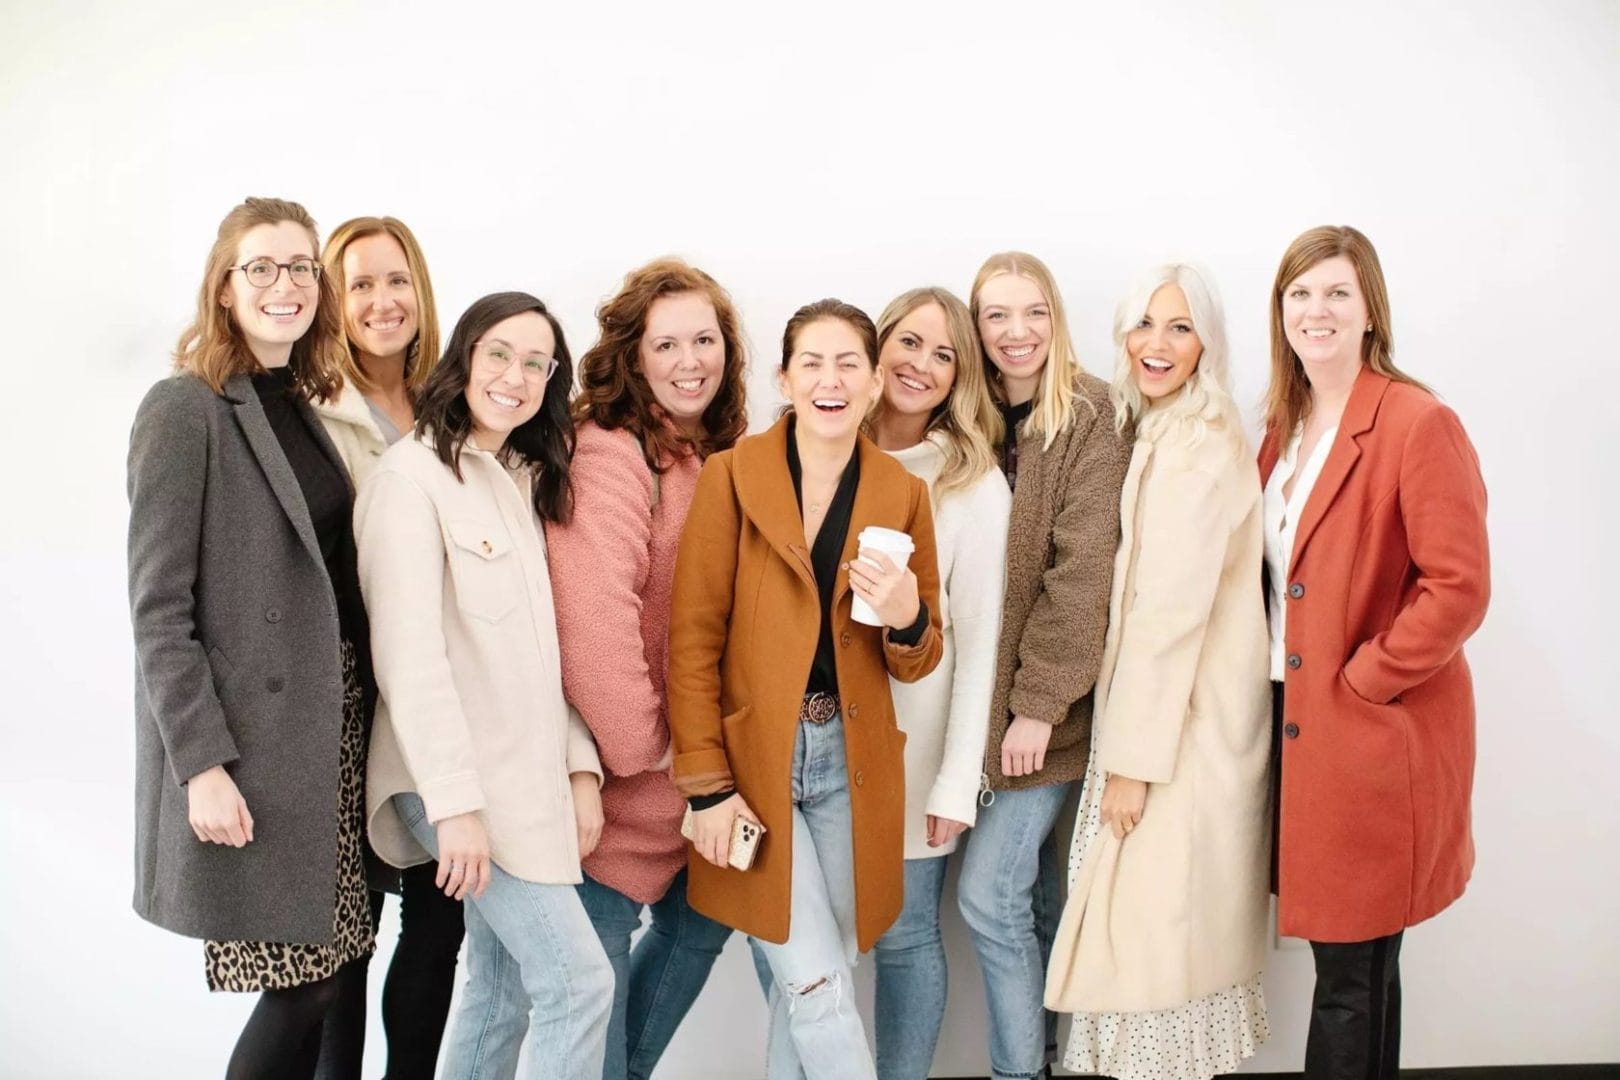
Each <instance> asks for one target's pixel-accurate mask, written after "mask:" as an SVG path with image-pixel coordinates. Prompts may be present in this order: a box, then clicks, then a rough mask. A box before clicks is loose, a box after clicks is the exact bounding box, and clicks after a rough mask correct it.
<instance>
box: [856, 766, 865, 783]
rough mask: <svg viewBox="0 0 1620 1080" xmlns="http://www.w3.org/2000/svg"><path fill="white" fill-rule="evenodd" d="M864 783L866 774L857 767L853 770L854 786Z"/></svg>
mask: <svg viewBox="0 0 1620 1080" xmlns="http://www.w3.org/2000/svg"><path fill="white" fill-rule="evenodd" d="M865 784H866V774H865V773H863V772H861V771H860V770H859V769H856V770H855V786H856V787H862V786H864V785H865Z"/></svg>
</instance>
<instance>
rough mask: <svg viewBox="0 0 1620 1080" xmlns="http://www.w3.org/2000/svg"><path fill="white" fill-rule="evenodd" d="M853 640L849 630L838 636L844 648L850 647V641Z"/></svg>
mask: <svg viewBox="0 0 1620 1080" xmlns="http://www.w3.org/2000/svg"><path fill="white" fill-rule="evenodd" d="M851 640H852V639H851V638H850V636H849V631H848V630H845V631H844V632H843V634H842V635H841V636H840V637H839V638H838V644H840V645H842V646H843V647H844V648H846V649H847V648H849V643H850V641H851Z"/></svg>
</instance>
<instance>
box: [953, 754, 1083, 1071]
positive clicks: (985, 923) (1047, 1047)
mask: <svg viewBox="0 0 1620 1080" xmlns="http://www.w3.org/2000/svg"><path fill="white" fill-rule="evenodd" d="M1071 788H1072V785H1070V784H1048V785H1045V786H1043V787H1037V788H1026V789H1024V790H1021V791H998V792H996V797H995V801H994V802H992V803H991V804H990V805H989V806H986V807H984V808H982V809H981V810H980V811H979V820H978V823H977V824H976V825H974V827H973V831H972V832H971V833H970V834H969V835H968V837H967V844H966V852H965V854H964V855H963V857H962V875H961V879H960V880H959V881H958V883H957V887H956V900H957V904H958V906H959V907H960V908H961V910H962V918H963V919H965V920H966V921H967V927H968V932H969V934H970V936H971V937H972V939H973V950H974V952H975V953H976V954H977V955H978V958H979V970H980V971H981V972H982V973H983V975H984V996H985V1001H986V1004H987V1006H988V1011H989V1016H990V1073H991V1076H992V1077H994V1078H995V1080H1014V1078H1023V1077H1034V1076H1040V1075H1041V1072H1042V1070H1043V1069H1044V1068H1045V1067H1046V1064H1047V1063H1048V1062H1049V1061H1051V1060H1052V1059H1053V1057H1055V1056H1056V1052H1057V1017H1056V1016H1054V1015H1053V1014H1051V1013H1048V1012H1047V1011H1046V1005H1045V989H1046V965H1047V961H1048V960H1049V959H1050V956H1051V952H1052V938H1053V937H1054V936H1055V934H1056V930H1057V922H1058V917H1059V916H1060V915H1061V914H1062V900H1061V897H1062V892H1061V889H1062V869H1061V866H1060V860H1059V859H1058V855H1057V851H1056V848H1055V847H1054V846H1053V843H1052V826H1053V825H1054V824H1055V823H1056V822H1057V817H1058V814H1059V813H1060V812H1061V811H1062V809H1063V803H1064V801H1065V800H1066V799H1067V798H1068V796H1069V793H1070V790H1071Z"/></svg>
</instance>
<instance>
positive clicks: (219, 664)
mask: <svg viewBox="0 0 1620 1080" xmlns="http://www.w3.org/2000/svg"><path fill="white" fill-rule="evenodd" d="M208 671H209V673H210V674H211V675H212V676H213V677H214V694H215V695H216V696H218V697H224V696H225V688H226V687H227V686H229V685H230V682H231V678H232V676H234V675H235V674H236V669H235V668H234V667H232V666H231V662H230V661H229V660H227V659H226V658H225V653H224V652H223V651H221V650H220V647H219V646H218V645H211V646H209V649H208Z"/></svg>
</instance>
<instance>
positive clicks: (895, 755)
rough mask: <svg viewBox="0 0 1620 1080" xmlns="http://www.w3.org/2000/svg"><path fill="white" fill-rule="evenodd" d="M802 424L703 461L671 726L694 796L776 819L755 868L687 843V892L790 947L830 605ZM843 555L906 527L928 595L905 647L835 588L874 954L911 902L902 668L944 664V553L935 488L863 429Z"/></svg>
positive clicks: (683, 568)
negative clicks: (862, 619)
mask: <svg viewBox="0 0 1620 1080" xmlns="http://www.w3.org/2000/svg"><path fill="white" fill-rule="evenodd" d="M790 430H791V428H790V419H789V418H786V417H784V418H783V419H782V420H780V421H778V422H777V423H776V425H775V426H774V427H772V428H771V429H770V430H768V431H766V432H764V433H762V434H760V435H756V436H753V437H751V438H746V439H743V440H742V441H741V442H739V443H738V444H737V445H736V447H734V448H733V449H731V450H727V451H723V452H721V453H718V454H715V455H713V456H712V457H710V458H709V460H708V461H707V462H706V463H705V464H704V466H703V472H702V474H701V475H700V476H699V478H698V488H697V494H696V495H695V496H694V497H693V500H692V508H691V511H690V512H689V514H688V516H687V519H686V529H685V532H684V534H683V536H682V538H681V550H680V555H679V556H678V558H677V560H676V563H675V593H674V611H673V614H672V616H671V619H670V628H669V638H670V642H669V644H670V649H669V682H668V693H669V713H670V715H669V721H670V725H669V726H670V734H671V737H672V739H673V741H674V744H675V783H676V785H677V787H679V788H680V790H681V793H682V794H683V795H700V794H708V793H712V792H716V791H723V790H725V789H727V788H729V787H735V788H736V789H737V791H738V792H739V793H741V795H742V797H743V798H744V799H745V800H746V801H747V803H748V805H749V806H750V807H751V808H752V809H753V811H754V813H755V814H757V815H758V816H759V818H760V820H761V821H762V822H764V824H765V828H766V829H767V830H768V831H767V833H766V835H765V838H764V840H763V841H761V846H760V851H759V855H758V856H757V857H756V859H755V862H754V865H753V867H752V868H750V869H749V870H746V871H740V870H733V869H731V868H729V867H727V868H721V867H717V866H714V865H712V864H711V863H709V862H707V861H706V860H704V859H703V858H702V857H701V856H700V855H698V854H697V852H696V851H695V850H692V851H690V852H689V858H688V865H689V867H690V877H689V880H688V885H687V895H688V899H689V900H690V902H691V904H692V906H693V907H694V908H696V909H697V910H698V911H701V912H702V913H703V914H705V915H707V916H709V917H710V918H712V919H716V920H718V921H720V922H723V923H725V924H726V925H728V926H733V927H735V928H737V929H738V930H741V931H743V932H744V933H747V934H751V935H753V936H755V937H758V938H761V939H763V940H765V941H771V942H777V943H781V942H785V941H786V940H787V938H788V934H789V933H790V932H791V930H792V928H791V927H790V926H789V925H788V912H789V898H790V893H791V889H792V869H793V847H792V845H793V826H792V821H793V818H792V809H793V807H792V802H791V798H792V792H791V787H790V784H791V776H790V773H791V770H792V767H793V748H794V740H795V738H796V736H797V734H798V727H799V705H800V702H801V701H802V700H803V697H804V688H805V683H806V682H807V681H808V679H809V675H810V665H811V661H812V660H813V658H814V656H815V652H816V644H817V641H818V639H819V636H820V630H821V602H820V599H819V597H818V596H817V593H816V583H815V577H814V573H813V571H812V568H811V562H810V548H809V546H808V545H806V544H805V541H804V525H803V519H802V518H801V517H800V514H799V505H798V500H797V499H796V498H795V497H794V493H793V479H792V477H791V476H790V475H789V473H788V466H787V440H788V437H789V431H790ZM856 453H858V454H860V456H861V457H860V462H861V474H860V486H859V487H858V488H857V489H856V492H855V505H854V511H853V514H852V515H851V518H850V524H849V535H848V537H847V538H846V540H845V542H844V552H843V558H842V559H841V560H840V562H841V563H842V562H847V561H849V560H850V559H853V558H855V555H856V551H857V544H856V538H857V537H858V536H859V535H860V531H861V530H862V529H863V528H865V527H866V526H868V525H880V526H883V527H885V528H890V529H899V530H901V531H902V532H906V533H909V534H910V535H911V538H912V540H913V542H914V543H915V544H916V550H915V552H913V554H912V556H911V562H910V566H911V569H912V570H913V572H915V574H916V575H917V588H918V593H919V595H920V596H921V598H922V601H923V603H925V604H927V605H928V611H929V626H928V629H927V630H926V631H925V632H924V634H923V637H922V640H920V641H919V642H918V643H917V644H916V645H914V646H910V647H906V646H901V645H896V644H894V643H892V642H890V641H889V640H888V635H887V633H886V632H885V631H884V630H883V629H882V628H880V627H875V626H866V625H863V624H861V623H858V622H855V621H853V620H852V619H851V618H850V601H851V597H850V589H849V575H848V573H847V571H845V570H842V569H840V570H839V571H838V578H837V581H836V583H835V585H834V588H833V609H832V634H833V640H834V643H835V645H836V648H837V667H838V692H839V698H840V699H841V701H842V706H843V714H844V744H845V748H846V751H847V756H848V770H849V798H850V811H851V830H852V833H853V841H854V853H855V858H854V865H855V922H856V938H857V943H858V945H859V947H860V949H861V950H862V951H865V950H867V949H869V948H871V947H872V944H873V942H875V941H876V940H877V938H878V936H879V935H880V934H882V933H883V931H884V930H886V929H888V927H889V924H890V923H892V922H893V921H894V919H895V917H896V916H897V915H899V913H900V905H901V901H902V899H903V893H904V890H903V885H902V868H903V867H902V863H903V858H904V848H903V841H904V814H905V806H906V796H905V764H904V759H903V750H904V747H905V735H904V734H903V733H902V732H901V731H900V729H899V727H898V726H896V724H895V718H894V706H893V704H892V702H891V701H890V698H889V676H890V675H893V676H894V677H895V678H896V679H899V680H900V681H901V682H915V681H916V680H918V679H920V678H922V677H923V676H924V675H927V674H928V673H929V672H930V671H932V670H934V667H935V666H936V665H937V664H938V663H939V658H940V652H941V650H942V647H943V646H942V641H943V639H942V638H941V635H940V621H939V569H938V567H939V560H938V557H937V556H936V554H935V551H934V522H933V516H932V512H931V511H930V509H929V504H928V489H927V487H926V485H924V483H923V482H922V481H921V480H919V479H918V478H916V477H914V476H912V475H911V474H910V473H908V472H907V471H906V469H905V467H904V466H903V465H901V464H900V463H899V462H897V461H895V460H894V459H893V458H891V457H890V456H889V455H887V454H885V453H884V452H883V451H882V450H880V449H878V448H877V446H876V444H874V443H873V442H871V441H870V440H869V439H867V438H866V437H865V436H862V437H861V438H860V441H859V443H858V445H857V448H856Z"/></svg>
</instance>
